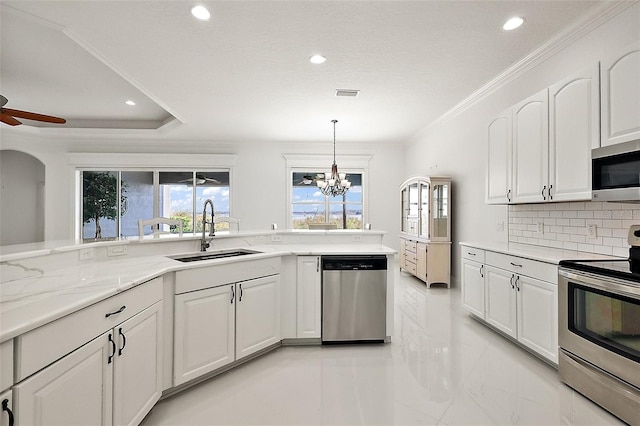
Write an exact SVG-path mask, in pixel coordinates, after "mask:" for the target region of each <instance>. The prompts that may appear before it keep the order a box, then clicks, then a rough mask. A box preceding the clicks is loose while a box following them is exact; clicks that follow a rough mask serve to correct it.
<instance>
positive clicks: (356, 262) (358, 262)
mask: <svg viewBox="0 0 640 426" xmlns="http://www.w3.org/2000/svg"><path fill="white" fill-rule="evenodd" d="M322 270H323V271H380V270H384V271H386V270H387V256H384V255H381V256H322Z"/></svg>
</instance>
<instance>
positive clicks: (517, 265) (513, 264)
mask: <svg viewBox="0 0 640 426" xmlns="http://www.w3.org/2000/svg"><path fill="white" fill-rule="evenodd" d="M509 263H510V264H511V266H515V267H517V268H522V265H519V264H517V263H513V262H509Z"/></svg>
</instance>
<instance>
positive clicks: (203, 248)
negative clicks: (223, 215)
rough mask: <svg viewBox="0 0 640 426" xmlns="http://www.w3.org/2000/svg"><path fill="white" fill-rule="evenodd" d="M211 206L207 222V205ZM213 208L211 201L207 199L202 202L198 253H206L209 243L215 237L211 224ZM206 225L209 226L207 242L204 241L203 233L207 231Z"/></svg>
mask: <svg viewBox="0 0 640 426" xmlns="http://www.w3.org/2000/svg"><path fill="white" fill-rule="evenodd" d="M209 204H210V205H211V222H208V221H207V205H209ZM214 211H215V209H214V207H213V201H212V200H211V199H210V198H208V199H207V200H205V202H204V209H203V210H202V240H201V241H200V251H207V249H208V248H209V246H210V244H209V243H210V241H211V239H212V238H213V237H214V236H215V235H216V232H215V227H214V224H213V216H214ZM207 223H208V224H209V225H211V228H210V231H209V237H210V238H209V240H207V239H206V237H205V231H206V229H207Z"/></svg>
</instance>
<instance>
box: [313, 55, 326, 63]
mask: <svg viewBox="0 0 640 426" xmlns="http://www.w3.org/2000/svg"><path fill="white" fill-rule="evenodd" d="M326 61H327V58H325V57H324V56H322V55H313V56H312V57H310V58H309V62H311V63H312V64H324V63H325V62H326Z"/></svg>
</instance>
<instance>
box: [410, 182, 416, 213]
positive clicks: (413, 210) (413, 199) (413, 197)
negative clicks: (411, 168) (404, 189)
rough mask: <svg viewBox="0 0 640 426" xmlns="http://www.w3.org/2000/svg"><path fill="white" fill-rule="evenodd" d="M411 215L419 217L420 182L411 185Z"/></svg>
mask: <svg viewBox="0 0 640 426" xmlns="http://www.w3.org/2000/svg"><path fill="white" fill-rule="evenodd" d="M409 217H418V184H417V183H412V184H411V185H409Z"/></svg>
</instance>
